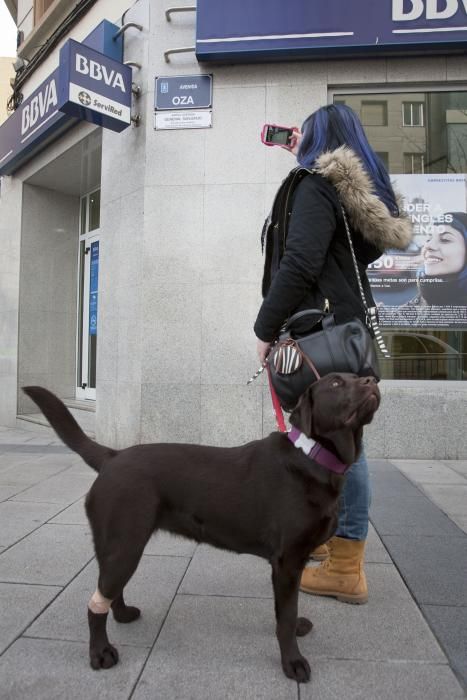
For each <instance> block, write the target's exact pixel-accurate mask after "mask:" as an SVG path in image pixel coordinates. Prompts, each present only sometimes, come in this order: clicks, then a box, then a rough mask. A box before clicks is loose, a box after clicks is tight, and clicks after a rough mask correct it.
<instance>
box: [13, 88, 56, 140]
mask: <svg viewBox="0 0 467 700" xmlns="http://www.w3.org/2000/svg"><path fill="white" fill-rule="evenodd" d="M57 104H58V99H57V86H56V84H55V79H54V80H50V81H49V82H48V83H47V84H46V85H45V86H44V87H43V88H42V90H41V91H40V92H39V93H38V94H37V95H35V97H33V98H32V100H31V101H30V102H29V103H28V104H26V105H24V107H23V109H22V112H21V136H24V134H25V133H26V131H29V129H31V128H32V127H33V126H34V125H35V124H36V123H37V121H38V120H39V119H42V118H43V117H45V115H46V114H47V113H48V111H49V110H50V108H51V107H56V106H57Z"/></svg>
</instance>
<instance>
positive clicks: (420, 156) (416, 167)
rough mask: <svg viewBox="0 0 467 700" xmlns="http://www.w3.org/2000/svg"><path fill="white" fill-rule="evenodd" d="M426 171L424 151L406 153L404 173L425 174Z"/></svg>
mask: <svg viewBox="0 0 467 700" xmlns="http://www.w3.org/2000/svg"><path fill="white" fill-rule="evenodd" d="M424 172H425V154H424V153H404V173H407V174H408V175H423V174H424Z"/></svg>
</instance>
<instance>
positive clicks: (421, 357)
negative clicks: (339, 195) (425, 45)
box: [336, 89, 467, 381]
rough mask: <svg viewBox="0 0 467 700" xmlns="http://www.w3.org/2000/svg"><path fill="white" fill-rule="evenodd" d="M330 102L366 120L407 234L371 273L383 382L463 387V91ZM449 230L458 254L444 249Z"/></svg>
mask: <svg viewBox="0 0 467 700" xmlns="http://www.w3.org/2000/svg"><path fill="white" fill-rule="evenodd" d="M336 100H339V101H345V103H346V105H347V106H349V107H351V108H352V109H353V110H354V111H355V112H356V114H358V115H360V116H362V119H363V118H364V119H365V122H366V124H365V126H364V128H365V132H366V135H367V137H368V140H369V142H370V144H371V146H372V147H373V149H374V151H375V152H376V153H377V155H378V156H379V158H380V159H381V161H382V162H383V164H384V165H385V166H386V168H387V170H388V172H389V176H390V179H391V181H392V182H393V184H394V187H395V189H397V191H398V192H399V193H400V194H401V195H402V198H403V199H402V204H401V206H402V210H403V211H404V212H405V214H406V215H407V216H408V218H409V220H410V222H411V225H412V231H413V236H412V240H411V242H410V244H409V246H408V247H407V248H406V250H404V251H400V250H396V249H393V250H387V251H385V253H384V254H383V255H382V256H381V257H380V258H379V259H378V260H376V261H374V262H373V263H371V264H370V265H369V266H368V277H369V280H370V285H371V289H372V292H373V297H374V299H375V303H376V304H377V307H378V311H379V325H380V328H381V331H382V334H383V337H384V338H385V341H386V345H387V348H388V350H389V353H390V355H391V356H390V357H389V358H386V357H380V370H381V377H382V379H402V380H406V379H410V380H412V379H414V380H429V381H438V380H440V381H443V380H457V381H461V380H464V381H465V380H467V285H466V282H465V280H466V279H467V89H466V90H442V91H439V92H436V91H429V92H425V91H420V90H418V91H417V90H415V89H412V90H410V89H407V90H405V91H403V92H393V93H390V92H387V93H384V94H381V93H378V92H373V93H368V92H362V93H360V94H358V93H353V94H349V93H346V92H344V91H341V93H340V94H338V95H336ZM383 104H385V105H386V114H387V121H386V123H385V119H384V111H383V110H382V107H381V105H383ZM378 105H379V107H377V106H378ZM378 109H379V110H380V111H379V116H378ZM377 122H378V123H379V124H380V125H379V126H377V125H376V123H377ZM414 127H418V128H414ZM446 227H450V229H449V232H450V234H451V236H450V240H453V241H454V242H455V243H456V245H454V244H453V245H452V246H451V245H449V246H448V245H447V244H445V243H444V239H443V237H442V236H441V233H444V231H445V229H446ZM433 249H435V250H433Z"/></svg>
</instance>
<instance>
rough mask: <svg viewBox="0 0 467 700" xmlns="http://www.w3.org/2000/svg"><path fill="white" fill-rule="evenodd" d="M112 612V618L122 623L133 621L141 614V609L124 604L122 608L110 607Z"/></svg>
mask: <svg viewBox="0 0 467 700" xmlns="http://www.w3.org/2000/svg"><path fill="white" fill-rule="evenodd" d="M112 612H113V616H114V619H115V620H116V621H117V622H122V623H126V622H133V620H137V619H138V617H139V616H140V615H141V610H140V609H139V608H135V607H134V606H132V605H125V607H124V608H116V609H115V610H114V609H112Z"/></svg>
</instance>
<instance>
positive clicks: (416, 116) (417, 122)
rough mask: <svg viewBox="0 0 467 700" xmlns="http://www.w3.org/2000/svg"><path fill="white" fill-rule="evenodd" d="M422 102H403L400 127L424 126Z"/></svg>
mask: <svg viewBox="0 0 467 700" xmlns="http://www.w3.org/2000/svg"><path fill="white" fill-rule="evenodd" d="M424 106H425V105H424V104H423V102H404V103H403V105H402V126H424V121H425V120H424Z"/></svg>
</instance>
